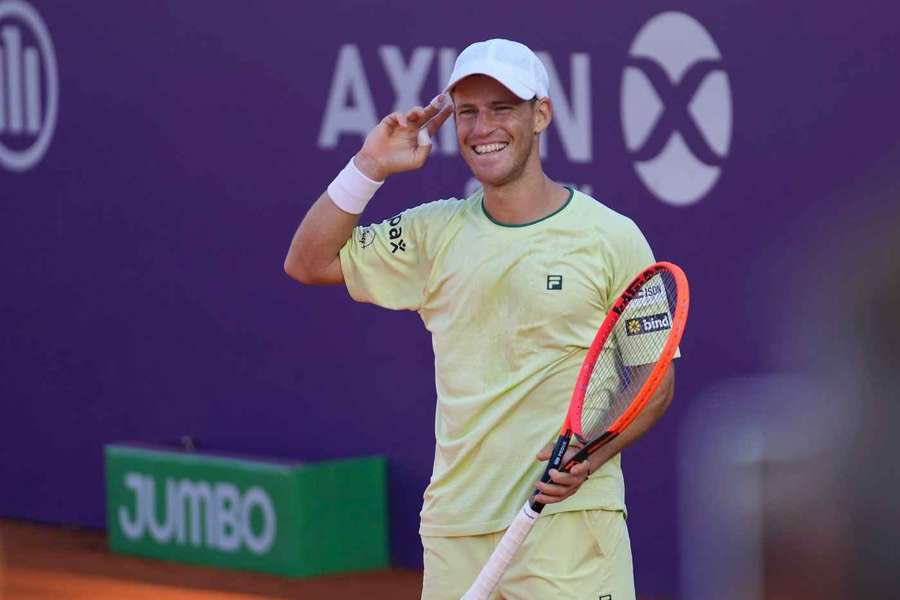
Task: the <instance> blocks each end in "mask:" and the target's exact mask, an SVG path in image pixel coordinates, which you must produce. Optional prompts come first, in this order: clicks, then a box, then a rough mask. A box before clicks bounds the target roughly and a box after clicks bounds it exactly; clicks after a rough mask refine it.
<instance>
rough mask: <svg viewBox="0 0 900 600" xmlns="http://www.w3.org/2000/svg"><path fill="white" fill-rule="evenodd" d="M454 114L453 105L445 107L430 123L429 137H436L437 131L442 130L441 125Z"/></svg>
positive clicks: (428, 126)
mask: <svg viewBox="0 0 900 600" xmlns="http://www.w3.org/2000/svg"><path fill="white" fill-rule="evenodd" d="M452 114H453V105H452V104H450V103H448V104H447V105H445V106H444V107H443V108H442V109H441V110H440V111H438V113H437V114H436V115H435V116H434V117H433V118H432V119H431V120H430V121H428V125H427V128H428V135H432V136H433V135H434V134H435V133H437V130H438V129H440V128H441V125H443V124H444V121H446V120H447V118H448V117H449V116H450V115H452Z"/></svg>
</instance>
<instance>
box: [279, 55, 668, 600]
mask: <svg viewBox="0 0 900 600" xmlns="http://www.w3.org/2000/svg"><path fill="white" fill-rule="evenodd" d="M548 87H549V78H548V76H547V71H546V69H545V68H544V65H543V64H542V63H541V61H540V60H539V59H538V57H537V56H536V55H535V54H534V53H533V52H532V51H531V50H530V49H528V48H527V47H526V46H524V45H522V44H519V43H517V42H512V41H508V40H501V39H494V40H488V41H485V42H479V43H476V44H472V45H471V46H469V47H468V48H466V49H465V50H464V51H463V52H462V53H461V54H460V55H459V58H458V59H457V61H456V64H455V66H454V69H453V73H452V75H451V77H450V80H449V82H448V84H447V87H446V90H445V92H444V93H443V94H441V95H439V96H438V97H437V98H435V99H434V100H433V101H432V102H431V103H430V104H429V105H428V106H426V107H424V108H421V107H415V108H412V109H411V110H409V111H408V112H407V113H405V114H404V113H393V114H390V115H388V116H387V117H385V118H384V119H383V120H382V121H381V122H380V123H379V124H378V126H377V127H375V129H374V130H372V132H371V133H369V135H368V136H367V137H366V140H365V142H364V144H363V146H362V149H360V151H359V152H358V153H357V154H356V155H355V156H354V157H353V158H352V159H351V160H350V162H349V163H348V165H347V167H346V168H345V169H344V170H343V171H341V173H340V174H339V175H338V176H337V178H335V180H334V181H333V182H332V183H331V184H330V185H329V186H328V189H327V191H326V192H325V193H323V194H322V195H321V196H320V197H319V199H318V200H317V201H316V202H315V204H314V205H313V206H312V208H310V210H309V212H308V213H307V215H306V216H305V218H304V219H303V221H302V223H301V224H300V227H299V228H298V229H297V232H296V234H295V235H294V239H293V241H292V243H291V247H290V250H289V251H288V255H287V258H286V260H285V265H284V267H285V270H286V271H287V273H288V274H289V275H291V276H292V277H294V278H295V279H297V280H298V281H300V282H302V283H307V284H341V283H343V284H345V285H346V286H347V289H348V291H349V293H350V295H351V296H352V297H353V298H354V299H355V300H357V301H360V302H371V303H374V304H377V305H380V306H383V307H386V308H391V309H406V310H414V311H417V312H418V313H419V315H420V316H421V317H422V320H423V322H424V324H425V326H426V328H427V329H428V330H429V331H430V332H431V334H432V338H433V347H434V352H435V387H436V392H437V410H436V416H435V441H436V447H435V456H434V471H433V473H432V476H431V480H430V482H429V485H428V488H427V489H426V491H425V496H424V502H423V507H422V513H421V526H420V534H421V536H422V543H423V546H424V549H425V552H424V563H425V574H424V581H423V592H422V597H423V598H424V599H427V600H436V599H454V600H457V599H458V598H459V597H460V596H461V595H462V594H463V593H464V592H465V591H466V589H467V588H468V587H469V585H470V584H471V582H472V581H473V580H474V578H475V576H476V575H477V574H478V571H479V570H480V569H481V566H482V565H483V564H484V563H485V561H486V560H487V559H488V557H489V556H490V553H491V551H492V550H493V547H494V545H496V543H497V542H498V541H499V540H500V538H501V536H502V534H503V531H504V529H505V528H506V527H507V526H508V525H509V523H510V522H511V520H512V519H513V517H514V516H515V514H516V512H517V511H518V509H519V507H520V506H521V505H522V504H523V503H524V501H525V499H526V498H527V497H528V495H529V494H531V492H532V490H533V489H534V488H535V484H536V481H537V480H538V479H539V478H540V475H541V473H542V471H543V465H542V462H541V461H543V460H546V459H547V458H548V452H547V451H546V450H545V449H543V448H544V447H545V445H546V444H547V443H548V442H549V441H551V440H552V439H554V438H555V433H556V430H557V429H558V427H559V426H560V424H561V423H562V420H563V417H564V413H565V410H566V407H567V405H568V399H569V396H570V395H571V389H572V386H573V385H574V382H575V380H576V378H577V374H578V370H579V367H580V365H581V362H582V360H583V358H584V356H585V353H586V351H587V348H588V346H589V345H590V343H591V340H592V339H593V337H594V334H595V333H596V329H597V327H598V326H599V324H600V322H601V321H602V320H603V317H604V315H605V314H606V312H607V311H608V310H609V308H610V305H611V303H612V301H613V300H614V299H615V298H616V297H617V296H618V294H619V293H620V292H621V291H622V290H623V289H624V287H625V286H626V285H627V284H628V282H629V281H630V280H631V279H632V278H633V277H634V276H635V275H636V274H637V273H638V272H639V271H640V270H641V269H643V268H644V267H646V266H648V265H649V264H651V263H652V262H653V255H652V253H651V251H650V248H649V246H648V244H647V242H646V240H645V239H644V236H643V235H642V234H641V232H640V231H639V229H638V228H637V227H636V226H635V224H634V223H633V222H632V221H631V220H630V219H628V218H626V217H624V216H622V215H620V214H618V213H616V212H614V211H612V210H611V209H609V208H607V207H606V206H604V205H603V204H601V203H599V202H597V201H596V200H594V199H593V198H590V197H589V196H586V195H584V194H582V193H580V192H578V191H576V190H574V189H570V188H566V187H564V186H562V185H560V184H558V183H556V182H554V181H553V180H552V179H550V178H549V177H548V176H547V175H546V174H545V173H544V171H543V168H542V165H541V160H540V153H539V140H540V136H541V135H542V134H543V133H544V132H545V131H546V129H547V127H548V126H549V125H550V122H551V119H552V117H553V104H552V101H551V100H550V93H549V89H548ZM451 115H453V117H454V120H455V124H456V135H457V139H458V141H459V147H460V153H461V155H462V157H463V159H464V160H465V161H466V163H467V164H468V166H469V168H470V169H471V171H472V173H473V175H474V176H475V178H476V179H478V181H479V182H480V183H481V184H482V189H480V190H478V191H477V192H475V193H474V194H473V195H472V196H471V197H469V198H466V199H464V200H457V199H455V198H451V199H446V200H439V201H436V202H431V203H427V204H421V205H419V206H416V207H414V208H411V209H408V210H406V211H404V212H402V213H400V214H399V215H397V216H395V217H394V218H392V219H389V220H387V221H385V222H383V223H380V224H373V225H370V226H367V227H359V226H357V224H358V221H359V215H360V213H362V211H363V209H364V208H365V206H366V204H367V203H368V202H369V200H370V199H371V198H372V197H373V196H374V194H375V192H376V191H377V189H378V188H379V187H380V185H381V183H382V182H383V181H384V180H385V179H386V178H387V177H390V176H392V175H395V174H397V173H401V172H403V171H410V170H414V169H418V168H421V167H422V166H423V165H424V164H425V162H426V160H427V158H428V156H429V154H430V151H431V145H430V138H431V136H433V135H434V134H435V133H436V132H437V130H438V128H440V126H441V125H442V124H443V123H444V121H445V120H447V119H448V118H449V117H450V116H451ZM357 358H359V359H361V358H362V357H357ZM670 398H671V396H668V398H665V399H663V401H662V402H661V404H660V406H658V407H656V410H653V411H648V414H649V415H651V416H650V417H648V418H647V419H645V420H643V421H638V422H635V424H634V425H633V426H632V427H631V428H630V429H629V430H627V431H626V432H625V434H623V435H622V436H620V437H619V438H617V440H616V441H615V442H613V443H612V444H609V445H608V446H607V447H606V449H605V451H601V452H598V453H597V454H596V455H594V456H593V457H592V458H591V461H590V464H588V463H584V464H580V465H577V466H576V467H574V468H573V469H572V471H571V472H570V473H559V472H556V471H553V472H552V476H553V483H550V484H540V483H538V484H537V487H538V488H539V490H540V494H539V496H538V498H537V499H538V500H539V501H540V502H542V503H544V504H547V505H548V506H547V508H546V509H545V510H544V512H543V515H544V516H543V517H542V518H541V519H539V520H538V522H537V523H536V524H535V527H534V529H533V531H532V533H531V535H530V536H529V538H528V539H527V540H526V542H525V545H524V546H523V547H522V549H521V550H520V552H519V554H518V555H517V557H516V559H515V561H514V563H513V564H512V565H511V567H510V569H509V570H508V571H507V573H506V575H505V576H504V578H503V579H502V580H501V582H500V585H499V586H498V589H497V592H496V597H498V598H522V599H526V598H527V599H542V598H548V599H549V598H553V599H556V598H582V597H583V598H592V599H596V598H598V597H600V598H605V597H609V598H611V599H612V600H633V599H634V597H635V592H634V582H633V575H632V565H631V548H630V544H629V540H628V532H627V529H626V526H625V519H624V515H625V498H624V496H625V492H624V483H623V477H622V471H621V468H620V460H619V454H618V453H619V451H620V450H621V449H622V448H623V447H625V446H626V445H628V444H629V443H631V442H632V441H634V439H636V438H637V437H639V436H640V435H642V434H643V433H644V432H645V431H646V430H647V429H649V428H650V427H651V426H652V425H653V423H654V422H655V421H656V420H657V419H658V418H659V416H661V415H662V413H663V412H664V411H665V408H666V406H667V405H668V400H669V399H670ZM536 453H537V458H538V460H535V458H534V456H535V454H536ZM588 475H590V480H588ZM579 490H580V491H579ZM576 491H579V493H578V494H575V492H576Z"/></svg>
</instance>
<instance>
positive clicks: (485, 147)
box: [475, 142, 509, 154]
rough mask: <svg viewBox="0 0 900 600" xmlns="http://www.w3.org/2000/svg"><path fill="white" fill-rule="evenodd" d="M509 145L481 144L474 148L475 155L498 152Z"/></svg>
mask: <svg viewBox="0 0 900 600" xmlns="http://www.w3.org/2000/svg"><path fill="white" fill-rule="evenodd" d="M508 145H509V144H507V143H503V142H500V143H496V144H481V145H479V146H475V154H490V153H491V152H499V151H501V150H503V149H504V148H506V147H507V146H508Z"/></svg>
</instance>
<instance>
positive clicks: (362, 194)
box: [328, 158, 384, 215]
mask: <svg viewBox="0 0 900 600" xmlns="http://www.w3.org/2000/svg"><path fill="white" fill-rule="evenodd" d="M383 183H384V181H383V180H381V181H378V180H375V179H372V178H371V177H370V176H369V175H367V174H366V173H364V172H363V171H362V170H361V169H360V168H359V167H358V166H357V165H356V163H355V161H354V159H353V158H351V159H350V162H348V163H347V166H346V167H344V168H343V170H341V172H340V173H338V176H337V177H335V178H334V181H332V182H331V183H330V184H329V185H328V196H329V197H330V198H331V201H332V202H333V203H334V204H335V206H337V207H338V208H339V209H341V210H342V211H344V212H346V213H350V214H353V215H358V214H360V213H362V211H363V210H365V208H366V205H367V204H368V203H369V200H371V199H372V196H374V195H375V192H377V191H378V188H380V187H381V185H382V184H383Z"/></svg>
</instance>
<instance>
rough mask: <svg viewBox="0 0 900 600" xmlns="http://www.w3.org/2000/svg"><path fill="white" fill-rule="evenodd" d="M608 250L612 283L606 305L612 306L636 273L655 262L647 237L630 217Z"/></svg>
mask: <svg viewBox="0 0 900 600" xmlns="http://www.w3.org/2000/svg"><path fill="white" fill-rule="evenodd" d="M610 251H611V253H612V255H613V260H612V261H611V263H612V282H611V283H612V284H611V285H610V286H609V293H610V296H609V297H608V298H607V299H606V306H612V305H613V302H615V301H616V299H617V298H618V297H619V296H620V295H621V294H622V292H624V291H625V287H626V286H628V284H629V283H631V281H632V280H633V279H634V278H635V277H637V275H638V273H640V272H641V271H643V270H644V269H646V268H647V267H649V266H650V265H652V264H653V263H654V262H656V259H655V258H653V251H652V250H651V249H650V244H648V243H647V238H645V237H644V234H643V233H641V230H640V229H638V226H637V225H635V223H634V221H632V220H631V219H627V220H626V222H625V226H624V227H622V228H621V229H620V230H619V231H618V232H617V235H616V236H615V237H614V238H613V239H612V248H610Z"/></svg>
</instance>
